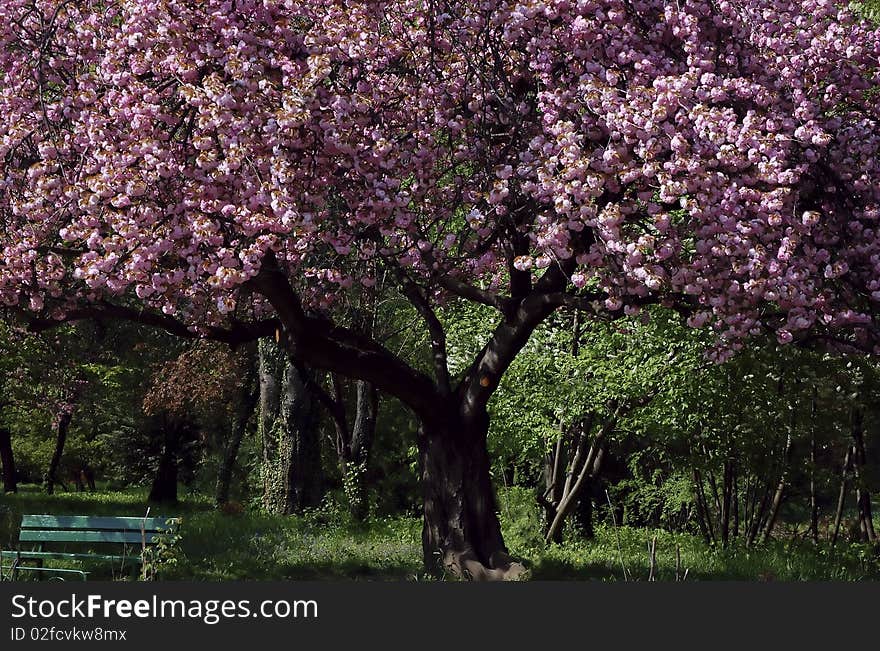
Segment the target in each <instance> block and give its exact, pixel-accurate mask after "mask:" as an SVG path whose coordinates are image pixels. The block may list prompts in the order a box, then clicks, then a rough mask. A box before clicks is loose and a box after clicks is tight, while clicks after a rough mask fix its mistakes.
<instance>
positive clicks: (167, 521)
mask: <svg viewBox="0 0 880 651" xmlns="http://www.w3.org/2000/svg"><path fill="white" fill-rule="evenodd" d="M176 530H177V519H175V518H166V517H157V518H117V517H105V516H92V515H23V516H21V532H20V533H19V536H18V540H19V542H87V543H123V544H132V545H135V544H136V545H140V544H142V543H146V544H148V545H151V544H154V543H156V542H157V540H158V539H159V537H160V536H162V535H168V534H173V533H175V532H176Z"/></svg>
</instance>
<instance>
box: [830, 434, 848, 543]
mask: <svg viewBox="0 0 880 651" xmlns="http://www.w3.org/2000/svg"><path fill="white" fill-rule="evenodd" d="M851 470H852V446H851V445H850V446H847V448H846V454H845V455H844V457H843V470H841V473H840V490H839V491H838V492H837V508H835V509H834V524H832V526H831V546H832V547H834V545H836V544H837V538H838V536H839V535H840V523H841V521H842V520H843V507H844V505H845V504H846V491H847V487H848V484H849V474H850V471H851Z"/></svg>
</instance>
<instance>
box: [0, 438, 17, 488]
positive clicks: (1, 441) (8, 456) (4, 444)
mask: <svg viewBox="0 0 880 651" xmlns="http://www.w3.org/2000/svg"><path fill="white" fill-rule="evenodd" d="M0 464H2V465H3V492H4V493H15V492H16V491H17V490H18V484H17V483H16V479H15V455H13V453H12V435H11V434H10V432H9V430H8V429H6V428H5V427H0Z"/></svg>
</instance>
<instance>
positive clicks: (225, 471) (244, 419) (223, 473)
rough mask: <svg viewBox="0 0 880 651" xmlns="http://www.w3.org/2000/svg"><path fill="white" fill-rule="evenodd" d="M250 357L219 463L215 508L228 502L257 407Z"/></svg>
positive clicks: (254, 372)
mask: <svg viewBox="0 0 880 651" xmlns="http://www.w3.org/2000/svg"><path fill="white" fill-rule="evenodd" d="M250 357H251V363H249V364H248V374H247V376H246V377H245V378H244V379H243V382H242V388H241V392H240V394H239V396H238V401H237V404H236V409H235V414H234V416H233V418H232V424H231V427H230V437H229V441H227V443H226V447H225V449H224V451H223V459H222V460H221V462H220V468H219V469H218V470H217V486H216V489H215V491H214V501H215V502H216V504H217V506H222V505H224V504H226V503H227V502H228V501H229V490H230V486H231V484H232V473H233V470H234V469H235V462H236V461H237V459H238V451H239V449H240V448H241V442H242V439H243V438H244V434H245V432H246V431H247V424H248V421H249V420H250V417H251V414H252V413H253V411H254V408H255V407H256V405H257V395H258V392H257V386H256V384H257V383H256V369H255V366H256V360H255V359H253V356H250Z"/></svg>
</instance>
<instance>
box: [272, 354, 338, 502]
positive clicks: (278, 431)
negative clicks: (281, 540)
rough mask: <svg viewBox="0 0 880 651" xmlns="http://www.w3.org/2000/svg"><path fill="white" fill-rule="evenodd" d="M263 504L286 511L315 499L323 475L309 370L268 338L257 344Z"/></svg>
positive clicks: (316, 500) (318, 497) (319, 495)
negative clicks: (293, 360)
mask: <svg viewBox="0 0 880 651" xmlns="http://www.w3.org/2000/svg"><path fill="white" fill-rule="evenodd" d="M258 349H259V386H260V399H259V405H260V414H259V422H258V428H259V433H260V440H261V444H262V454H263V467H262V472H263V504H264V506H265V507H266V509H267V510H268V511H269V512H271V513H278V514H282V515H290V514H292V513H297V512H299V511H301V510H302V509H304V508H307V507H311V506H317V505H318V504H319V503H320V501H321V496H322V489H323V478H322V473H321V448H320V439H319V436H318V419H317V402H316V398H315V396H314V395H313V391H312V386H313V385H314V383H315V378H314V376H313V373H312V372H311V371H307V370H306V369H305V368H304V367H303V366H302V365H299V364H295V363H293V362H292V361H291V360H290V358H289V357H288V355H286V354H285V353H284V351H283V350H281V349H280V348H279V347H278V346H277V345H275V344H274V343H272V342H270V341H266V340H263V341H260V343H259V346H258Z"/></svg>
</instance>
